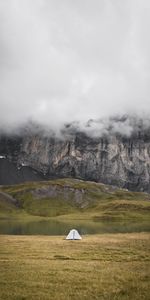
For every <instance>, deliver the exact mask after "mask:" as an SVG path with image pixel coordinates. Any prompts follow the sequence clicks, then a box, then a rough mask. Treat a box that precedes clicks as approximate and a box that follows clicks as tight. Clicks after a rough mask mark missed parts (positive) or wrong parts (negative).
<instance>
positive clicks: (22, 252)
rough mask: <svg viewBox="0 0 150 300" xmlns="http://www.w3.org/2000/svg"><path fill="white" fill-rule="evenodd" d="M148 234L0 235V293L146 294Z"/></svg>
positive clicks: (77, 299)
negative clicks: (69, 238)
mask: <svg viewBox="0 0 150 300" xmlns="http://www.w3.org/2000/svg"><path fill="white" fill-rule="evenodd" d="M149 237H150V235H149V234H148V233H134V234H106V235H93V236H85V237H84V238H83V240H81V241H66V240H65V239H64V238H62V237H49V236H6V235H3V236H0V270H1V271H0V299H1V300H7V299H9V300H21V299H31V300H33V299H36V300H39V299H40V300H48V299H53V300H83V299H87V300H94V299H97V300H99V299H107V300H121V299H123V300H124V299H125V300H129V299H131V300H132V299H134V300H139V299H140V300H144V299H145V300H148V299H149V293H150V288H149V275H150V271H149V270H150V257H149V248H150V239H149Z"/></svg>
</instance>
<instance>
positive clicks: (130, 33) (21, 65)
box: [0, 0, 150, 135]
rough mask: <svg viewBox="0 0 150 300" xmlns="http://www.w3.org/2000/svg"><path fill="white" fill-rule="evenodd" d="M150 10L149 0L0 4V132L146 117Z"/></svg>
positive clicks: (149, 106) (26, 0)
mask: <svg viewBox="0 0 150 300" xmlns="http://www.w3.org/2000/svg"><path fill="white" fill-rule="evenodd" d="M149 15H150V2H149V0H136V1H135V0H126V1H120V0H115V1H112V0H107V1H106V0H102V1H99V0H95V1H94V2H93V1H91V0H83V1H79V0H77V1H73V0H64V1H61V0H57V1H52V0H32V1H30V0H22V1H20V0H15V1H11V0H5V1H0V16H1V18H0V128H1V130H3V131H4V130H5V131H6V132H8V131H9V132H10V131H12V132H13V130H14V129H15V130H16V129H17V128H18V127H22V126H24V124H26V123H27V122H29V121H30V122H31V121H32V122H33V123H38V124H40V125H42V126H44V127H47V128H48V130H53V131H54V132H57V133H58V134H60V131H61V130H62V127H63V126H64V124H68V123H69V124H70V123H71V124H72V123H73V122H75V123H77V124H78V127H79V124H80V128H81V129H82V130H83V129H85V131H86V129H87V128H86V125H85V124H87V122H88V120H96V121H94V122H91V126H90V127H91V128H93V129H90V133H92V134H94V135H95V134H96V135H97V132H99V131H101V130H102V131H103V129H104V130H105V127H107V125H106V126H105V124H104V125H103V122H101V121H100V122H99V121H97V120H99V119H100V120H101V119H103V120H104V119H106V120H107V119H109V118H110V117H111V116H114V115H126V114H127V115H129V114H131V115H134V114H137V115H138V117H139V118H143V119H145V118H148V117H149V113H150V85H149V82H150V54H149V53H150V35H149V28H150V18H149ZM145 114H146V115H147V116H148V117H145ZM146 122H147V119H146ZM104 123H105V121H104ZM113 123H114V127H115V126H117V124H118V123H117V122H113ZM124 124H125V123H124ZM118 128H119V129H120V130H123V131H124V129H121V127H120V126H118ZM124 128H125V131H126V133H127V134H130V132H131V131H132V128H130V124H128V121H127V123H126V126H124ZM115 130H118V129H115Z"/></svg>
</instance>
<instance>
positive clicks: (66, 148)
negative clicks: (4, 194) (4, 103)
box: [0, 133, 150, 192]
mask: <svg viewBox="0 0 150 300" xmlns="http://www.w3.org/2000/svg"><path fill="white" fill-rule="evenodd" d="M2 156H3V157H4V156H5V157H6V158H7V159H8V160H9V161H11V162H14V164H16V165H17V167H18V168H25V166H28V167H31V168H33V169H34V170H36V171H38V172H39V173H41V174H43V175H44V176H46V178H51V177H74V178H81V179H85V180H92V181H97V182H102V183H106V184H111V185H116V186H119V187H123V188H128V189H130V190H137V191H147V192H150V184H149V183H150V136H148V135H147V134H145V133H138V134H135V135H132V136H131V137H130V138H127V137H121V136H117V135H112V136H105V137H101V138H94V139H93V138H90V137H88V136H86V135H85V134H83V133H76V134H72V136H70V137H68V138H67V139H64V140H58V139H56V138H50V137H44V136H43V135H42V134H37V133H36V134H31V133H30V134H26V135H24V136H22V137H15V138H13V137H12V138H9V137H7V138H6V137H1V139H0V157H2ZM3 159H4V158H3Z"/></svg>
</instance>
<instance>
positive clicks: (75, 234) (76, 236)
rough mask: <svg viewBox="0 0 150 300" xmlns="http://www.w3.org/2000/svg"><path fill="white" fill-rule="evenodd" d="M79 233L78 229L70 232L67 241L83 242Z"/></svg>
mask: <svg viewBox="0 0 150 300" xmlns="http://www.w3.org/2000/svg"><path fill="white" fill-rule="evenodd" d="M81 239H82V237H81V236H80V234H79V232H78V231H77V230H76V229H72V230H70V232H69V234H68V235H67V237H66V240H81Z"/></svg>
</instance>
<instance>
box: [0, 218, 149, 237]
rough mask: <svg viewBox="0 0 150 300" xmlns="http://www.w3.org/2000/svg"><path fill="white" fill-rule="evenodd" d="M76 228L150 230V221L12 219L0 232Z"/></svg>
mask: <svg viewBox="0 0 150 300" xmlns="http://www.w3.org/2000/svg"><path fill="white" fill-rule="evenodd" d="M72 228H76V229H77V230H78V231H79V232H80V234H81V235H84V234H98V233H126V232H144V231H145V232H148V231H150V222H148V221H145V222H130V221H129V220H128V221H126V222H115V221H102V222H92V221H89V222H88V221H85V222H84V221H80V222H78V221H73V222H70V223H64V222H57V221H54V220H51V221H47V220H46V221H38V222H36V221H34V222H21V221H14V220H13V221H12V220H1V221H0V234H13V235H66V234H67V233H68V232H69V230H70V229H72Z"/></svg>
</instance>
